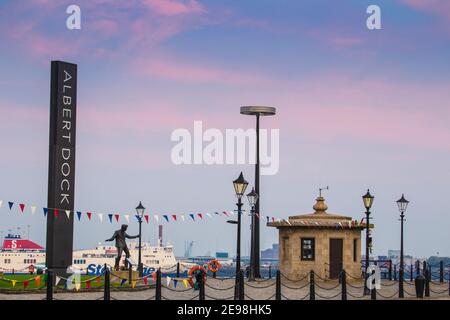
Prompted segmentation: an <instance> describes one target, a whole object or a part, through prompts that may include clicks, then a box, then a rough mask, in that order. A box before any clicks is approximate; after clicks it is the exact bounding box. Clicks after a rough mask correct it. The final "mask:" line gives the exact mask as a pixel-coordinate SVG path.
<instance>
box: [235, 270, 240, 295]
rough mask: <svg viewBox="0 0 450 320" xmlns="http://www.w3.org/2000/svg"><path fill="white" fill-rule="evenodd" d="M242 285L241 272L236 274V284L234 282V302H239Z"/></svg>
mask: <svg viewBox="0 0 450 320" xmlns="http://www.w3.org/2000/svg"><path fill="white" fill-rule="evenodd" d="M240 283H241V274H240V271H238V273H236V275H235V282H234V300H239V286H240Z"/></svg>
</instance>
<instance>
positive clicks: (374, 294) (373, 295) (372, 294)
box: [370, 270, 377, 300]
mask: <svg viewBox="0 0 450 320" xmlns="http://www.w3.org/2000/svg"><path fill="white" fill-rule="evenodd" d="M372 275H375V270H372ZM370 299H371V300H377V288H376V287H375V276H374V277H372V289H371V290H370Z"/></svg>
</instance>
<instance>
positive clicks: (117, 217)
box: [114, 213, 119, 222]
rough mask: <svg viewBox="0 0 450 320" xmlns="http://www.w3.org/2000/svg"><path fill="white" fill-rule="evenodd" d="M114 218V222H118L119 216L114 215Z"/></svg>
mask: <svg viewBox="0 0 450 320" xmlns="http://www.w3.org/2000/svg"><path fill="white" fill-rule="evenodd" d="M114 218H116V221H117V222H119V215H118V214H117V213H116V214H115V215H114Z"/></svg>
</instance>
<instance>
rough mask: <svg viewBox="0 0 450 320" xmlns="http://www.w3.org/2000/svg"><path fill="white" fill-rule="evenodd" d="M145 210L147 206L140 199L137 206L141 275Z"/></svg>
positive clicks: (139, 267)
mask: <svg viewBox="0 0 450 320" xmlns="http://www.w3.org/2000/svg"><path fill="white" fill-rule="evenodd" d="M144 211H145V207H144V206H143V205H142V202H141V201H139V205H138V206H137V207H136V213H137V217H138V222H139V256H138V271H139V277H142V276H143V268H142V256H141V251H142V248H141V246H142V218H143V217H144Z"/></svg>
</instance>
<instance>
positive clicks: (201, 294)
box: [198, 270, 205, 300]
mask: <svg viewBox="0 0 450 320" xmlns="http://www.w3.org/2000/svg"><path fill="white" fill-rule="evenodd" d="M204 276H205V275H204V274H203V270H200V278H199V280H200V281H199V282H200V283H199V293H198V300H205V278H204Z"/></svg>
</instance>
